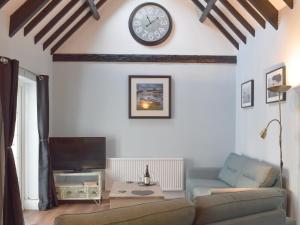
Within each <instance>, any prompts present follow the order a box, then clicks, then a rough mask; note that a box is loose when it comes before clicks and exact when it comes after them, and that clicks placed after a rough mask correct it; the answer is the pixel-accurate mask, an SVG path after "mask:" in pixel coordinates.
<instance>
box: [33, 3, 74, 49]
mask: <svg viewBox="0 0 300 225" xmlns="http://www.w3.org/2000/svg"><path fill="white" fill-rule="evenodd" d="M78 2H79V0H72V1H70V2H69V3H68V4H67V5H66V6H65V7H64V8H63V9H62V10H60V11H59V12H58V13H57V14H56V15H55V16H54V17H53V18H52V19H51V20H50V21H49V23H47V24H46V25H45V27H44V28H43V29H41V30H40V31H39V32H38V33H37V34H36V35H35V36H34V43H35V44H36V43H38V42H39V41H40V40H41V39H42V38H43V37H44V36H45V35H46V34H47V33H48V32H49V31H50V30H51V29H52V28H53V27H54V26H55V25H56V24H57V23H58V21H60V20H61V19H62V18H63V17H64V16H65V15H66V14H67V13H68V12H69V11H70V10H71V9H72V8H73V7H74V6H75V5H76V4H77V3H78Z"/></svg>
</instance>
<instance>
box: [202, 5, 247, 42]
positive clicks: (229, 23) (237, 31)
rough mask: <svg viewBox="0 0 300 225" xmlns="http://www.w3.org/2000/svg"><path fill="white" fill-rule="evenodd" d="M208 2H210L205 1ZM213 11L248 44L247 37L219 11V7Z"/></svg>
mask: <svg viewBox="0 0 300 225" xmlns="http://www.w3.org/2000/svg"><path fill="white" fill-rule="evenodd" d="M205 1H206V2H208V0H205ZM212 10H213V11H215V12H216V14H217V15H218V16H219V17H220V18H221V19H222V20H223V21H224V22H225V23H226V24H227V26H228V27H229V28H230V29H231V30H232V31H233V32H234V33H235V34H236V36H238V37H239V38H240V39H241V40H242V41H243V42H244V43H245V44H246V43H247V38H246V36H245V35H244V34H243V33H242V32H241V31H240V30H239V29H238V28H237V27H236V26H235V25H234V24H233V23H232V22H231V20H230V19H229V18H228V17H227V16H226V15H225V14H224V13H223V12H222V11H221V10H220V9H219V7H218V6H216V5H214V6H213V7H212Z"/></svg>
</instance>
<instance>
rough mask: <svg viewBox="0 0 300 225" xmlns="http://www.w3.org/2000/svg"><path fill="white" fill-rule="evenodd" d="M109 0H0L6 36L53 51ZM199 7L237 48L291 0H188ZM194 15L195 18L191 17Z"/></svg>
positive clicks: (275, 22)
mask: <svg viewBox="0 0 300 225" xmlns="http://www.w3.org/2000/svg"><path fill="white" fill-rule="evenodd" d="M108 1H112V0H27V1H25V0H0V8H1V10H3V11H5V13H6V14H8V15H10V26H9V27H10V29H9V36H10V37H13V36H14V35H15V34H16V33H17V32H22V31H23V33H24V36H26V35H28V34H29V33H32V34H33V35H34V43H35V44H37V43H39V42H41V43H42V45H43V50H45V49H47V48H50V49H51V54H54V53H55V52H56V51H57V49H59V48H60V47H61V46H62V45H63V44H64V43H65V42H66V41H67V40H68V39H69V38H70V37H71V36H72V34H74V33H75V32H76V31H77V30H78V29H79V28H80V27H81V26H83V25H84V24H85V23H86V21H87V20H89V19H96V20H99V19H101V15H100V14H99V8H100V7H101V6H102V5H103V4H105V3H106V2H108ZM188 1H191V2H193V3H194V4H195V7H197V8H198V9H199V12H200V13H199V14H200V18H199V20H200V22H202V23H204V24H205V21H206V20H210V21H211V22H212V23H213V24H214V25H215V26H216V27H217V28H218V29H219V31H220V32H221V33H222V34H223V35H224V36H225V37H226V38H227V39H228V40H229V41H230V42H231V43H232V44H233V46H234V47H235V48H237V49H239V47H240V45H241V44H246V43H247V38H249V36H253V37H255V31H256V29H259V28H258V26H261V27H262V28H263V29H264V28H265V27H266V24H267V23H268V24H270V25H271V26H272V27H273V28H274V29H275V30H277V29H278V26H279V23H280V21H279V16H278V14H279V11H280V10H281V9H282V8H284V7H287V6H288V7H289V8H291V9H292V8H293V0H188ZM195 19H198V18H195Z"/></svg>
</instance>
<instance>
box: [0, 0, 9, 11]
mask: <svg viewBox="0 0 300 225" xmlns="http://www.w3.org/2000/svg"><path fill="white" fill-rule="evenodd" d="M8 2H9V0H0V9H1V8H2V7H3V6H4V5H5V4H6V3H8Z"/></svg>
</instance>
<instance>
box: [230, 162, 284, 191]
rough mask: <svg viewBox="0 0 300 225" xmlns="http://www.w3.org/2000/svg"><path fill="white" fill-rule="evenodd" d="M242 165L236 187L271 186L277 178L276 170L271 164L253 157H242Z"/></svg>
mask: <svg viewBox="0 0 300 225" xmlns="http://www.w3.org/2000/svg"><path fill="white" fill-rule="evenodd" d="M244 158H245V162H244V167H243V169H242V172H241V175H240V177H239V178H238V180H237V184H236V187H247V188H257V187H272V186H273V185H274V183H275V181H276V178H277V175H278V173H277V171H276V169H274V168H273V167H272V166H270V165H268V164H266V163H263V162H260V161H258V160H255V159H251V158H248V157H244Z"/></svg>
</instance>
